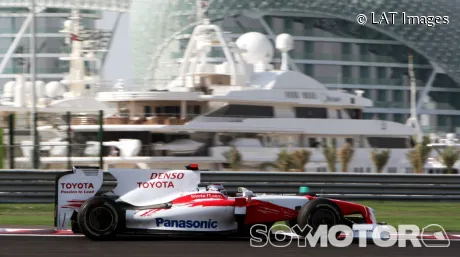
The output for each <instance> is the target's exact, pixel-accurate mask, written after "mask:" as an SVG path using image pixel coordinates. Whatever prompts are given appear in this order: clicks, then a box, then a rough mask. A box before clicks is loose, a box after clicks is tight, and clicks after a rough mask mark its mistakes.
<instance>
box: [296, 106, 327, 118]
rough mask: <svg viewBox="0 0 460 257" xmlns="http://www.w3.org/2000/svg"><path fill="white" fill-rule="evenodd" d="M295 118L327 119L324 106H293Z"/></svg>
mask: <svg viewBox="0 0 460 257" xmlns="http://www.w3.org/2000/svg"><path fill="white" fill-rule="evenodd" d="M294 109H295V116H296V118H309V119H327V109H326V108H315V107H295V108H294Z"/></svg>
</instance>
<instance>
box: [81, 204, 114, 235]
mask: <svg viewBox="0 0 460 257" xmlns="http://www.w3.org/2000/svg"><path fill="white" fill-rule="evenodd" d="M119 214H120V212H119V210H118V208H117V206H116V203H115V202H114V201H113V200H112V199H109V198H107V197H104V196H96V197H93V198H90V199H89V200H87V201H86V202H85V203H84V204H83V205H82V206H81V208H80V211H79V212H78V227H79V228H80V230H81V232H82V233H83V234H84V235H85V236H86V237H88V238H90V239H92V240H107V239H111V238H113V237H115V235H116V233H117V230H118V227H119V223H120V215H119Z"/></svg>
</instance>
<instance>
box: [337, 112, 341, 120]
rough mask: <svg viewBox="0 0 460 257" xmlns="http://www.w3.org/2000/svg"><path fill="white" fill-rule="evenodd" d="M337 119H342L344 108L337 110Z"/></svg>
mask: <svg viewBox="0 0 460 257" xmlns="http://www.w3.org/2000/svg"><path fill="white" fill-rule="evenodd" d="M337 119H342V110H337Z"/></svg>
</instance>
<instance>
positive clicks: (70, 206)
mask: <svg viewBox="0 0 460 257" xmlns="http://www.w3.org/2000/svg"><path fill="white" fill-rule="evenodd" d="M108 172H109V173H110V174H111V175H113V176H114V177H115V179H116V180H117V186H116V187H115V188H113V189H112V190H111V191H110V192H106V193H100V192H99V190H100V188H101V187H102V183H103V170H101V169H99V168H94V167H74V168H73V170H72V171H71V172H65V173H63V174H60V175H59V176H58V177H57V178H56V189H55V190H56V210H55V226H56V227H57V230H58V231H60V230H67V229H68V227H69V224H71V225H70V226H71V229H72V231H74V232H75V233H83V234H84V235H85V236H86V237H88V238H90V239H93V240H103V239H110V238H113V237H114V236H116V235H122V234H168V235H173V234H179V235H189V234H190V235H193V234H203V235H209V234H217V235H225V236H228V235H230V236H231V235H238V236H249V235H250V228H251V227H252V226H254V225H256V224H263V225H267V226H268V228H269V227H270V226H272V225H273V224H274V223H276V222H280V221H285V222H286V224H287V225H288V226H290V227H293V228H296V229H294V231H295V232H297V233H298V234H299V235H300V236H302V235H306V233H309V232H311V231H305V230H304V229H303V228H305V227H309V229H310V230H313V232H314V230H315V229H316V228H318V226H319V225H321V224H326V225H328V226H334V225H339V224H340V225H346V226H350V227H352V226H353V225H354V224H367V225H368V226H371V227H372V228H375V227H376V226H378V224H377V221H376V218H375V215H374V211H373V209H372V208H370V207H367V206H364V205H360V204H356V203H352V202H347V201H340V200H335V199H327V198H322V197H318V196H316V195H293V196H289V195H288V196H286V195H267V194H254V193H253V192H251V191H249V190H247V189H244V188H240V189H239V190H238V191H239V193H240V195H238V194H237V195H236V196H234V197H231V196H229V195H228V194H227V193H226V192H225V189H224V188H223V186H222V185H208V186H207V187H205V188H200V187H199V184H200V171H199V170H198V166H197V165H196V164H191V165H188V166H186V169H185V170H169V171H168V170H166V171H165V170H143V169H109V170H108ZM355 215H358V216H359V217H358V218H356V217H354V218H351V216H355ZM296 224H297V226H296ZM307 225H308V226H307ZM299 228H300V229H299ZM302 230H303V231H302ZM368 232H369V231H368Z"/></svg>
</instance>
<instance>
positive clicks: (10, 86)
mask: <svg viewBox="0 0 460 257" xmlns="http://www.w3.org/2000/svg"><path fill="white" fill-rule="evenodd" d="M15 85H16V81H8V82H6V84H5V85H4V86H3V96H4V97H13V93H14V86H15Z"/></svg>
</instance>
